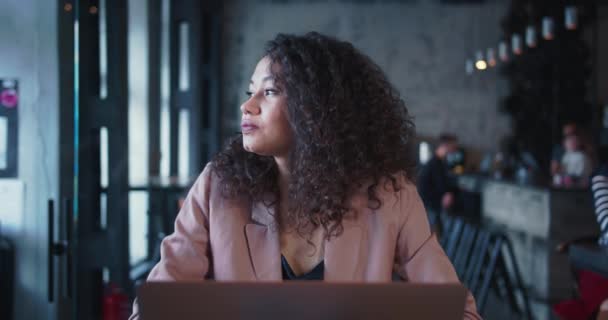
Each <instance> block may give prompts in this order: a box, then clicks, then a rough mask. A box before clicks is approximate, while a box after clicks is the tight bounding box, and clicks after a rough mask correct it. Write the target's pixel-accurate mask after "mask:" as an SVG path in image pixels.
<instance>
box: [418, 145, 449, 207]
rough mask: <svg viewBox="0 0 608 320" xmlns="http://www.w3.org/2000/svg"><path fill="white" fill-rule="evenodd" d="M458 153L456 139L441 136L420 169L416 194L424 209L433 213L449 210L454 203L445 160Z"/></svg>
mask: <svg viewBox="0 0 608 320" xmlns="http://www.w3.org/2000/svg"><path fill="white" fill-rule="evenodd" d="M456 151H458V138H456V136H454V135H451V134H447V133H444V134H441V135H440V136H439V143H438V145H437V147H436V148H435V152H434V153H433V157H432V158H431V159H430V160H429V161H428V162H427V163H425V164H424V165H423V166H422V167H421V168H420V173H419V175H418V183H417V185H418V192H419V193H420V197H421V198H422V201H423V202H424V205H425V207H426V208H427V210H429V211H433V212H434V213H441V212H443V211H445V210H449V209H451V208H452V207H453V206H454V203H455V190H456V186H455V183H454V181H453V179H452V178H451V175H450V171H449V168H448V163H447V158H448V156H449V155H450V154H452V153H454V152H456Z"/></svg>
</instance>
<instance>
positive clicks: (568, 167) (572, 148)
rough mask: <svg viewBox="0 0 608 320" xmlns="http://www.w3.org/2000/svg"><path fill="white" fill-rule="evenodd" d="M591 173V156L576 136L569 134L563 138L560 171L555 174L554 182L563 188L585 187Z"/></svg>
mask: <svg viewBox="0 0 608 320" xmlns="http://www.w3.org/2000/svg"><path fill="white" fill-rule="evenodd" d="M592 171H593V162H592V159H591V156H590V155H589V154H588V153H587V151H586V150H585V148H584V144H583V142H582V141H581V138H580V136H579V135H578V134H571V135H568V136H566V137H565V138H564V154H563V155H562V159H561V164H560V170H559V171H558V172H557V173H556V175H557V178H554V182H555V183H556V184H559V185H563V186H565V187H575V186H578V187H586V186H588V185H589V177H590V176H591V172H592Z"/></svg>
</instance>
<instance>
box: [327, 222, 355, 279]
mask: <svg viewBox="0 0 608 320" xmlns="http://www.w3.org/2000/svg"><path fill="white" fill-rule="evenodd" d="M342 224H343V226H344V231H343V233H342V234H341V235H340V236H339V237H337V238H332V239H331V240H329V241H327V242H326V243H325V271H324V275H323V277H324V280H326V281H352V280H360V279H363V274H362V272H363V268H362V265H361V261H362V260H361V258H362V257H361V254H362V247H361V245H362V244H363V236H364V232H363V228H362V227H361V225H359V224H357V223H356V221H347V220H344V221H343V222H342Z"/></svg>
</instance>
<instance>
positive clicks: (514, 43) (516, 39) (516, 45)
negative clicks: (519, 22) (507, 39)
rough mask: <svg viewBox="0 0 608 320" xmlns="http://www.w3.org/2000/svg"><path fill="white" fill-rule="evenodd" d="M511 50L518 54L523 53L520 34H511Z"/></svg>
mask: <svg viewBox="0 0 608 320" xmlns="http://www.w3.org/2000/svg"><path fill="white" fill-rule="evenodd" d="M511 50H513V53H514V54H516V55H520V54H522V53H523V49H522V47H521V36H520V35H518V34H514V35H512V36H511Z"/></svg>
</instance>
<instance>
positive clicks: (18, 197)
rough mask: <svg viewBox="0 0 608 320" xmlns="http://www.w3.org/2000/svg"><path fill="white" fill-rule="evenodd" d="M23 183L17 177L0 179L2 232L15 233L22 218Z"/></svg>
mask: <svg viewBox="0 0 608 320" xmlns="http://www.w3.org/2000/svg"><path fill="white" fill-rule="evenodd" d="M24 189H25V185H24V183H23V181H21V180H17V179H0V223H2V231H1V232H2V234H15V232H16V231H17V230H18V229H20V228H21V223H22V220H23V195H24Z"/></svg>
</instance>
